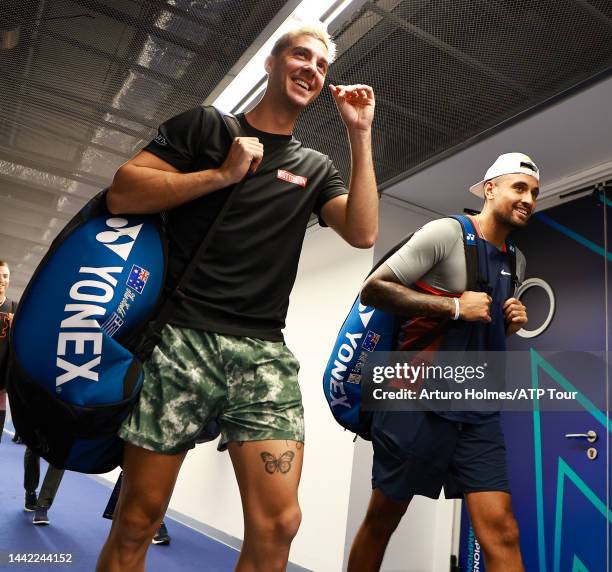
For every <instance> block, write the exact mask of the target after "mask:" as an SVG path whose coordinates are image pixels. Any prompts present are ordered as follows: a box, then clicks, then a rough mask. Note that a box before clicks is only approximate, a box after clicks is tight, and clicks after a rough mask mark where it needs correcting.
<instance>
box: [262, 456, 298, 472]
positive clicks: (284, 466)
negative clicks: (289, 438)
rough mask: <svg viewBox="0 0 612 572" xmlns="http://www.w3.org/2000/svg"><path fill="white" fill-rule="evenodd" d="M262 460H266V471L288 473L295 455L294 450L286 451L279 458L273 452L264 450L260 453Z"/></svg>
mask: <svg viewBox="0 0 612 572" xmlns="http://www.w3.org/2000/svg"><path fill="white" fill-rule="evenodd" d="M260 455H261V460H262V461H263V462H264V468H265V469H266V472H267V473H269V474H271V475H273V474H274V473H276V472H277V471H278V472H280V473H288V472H289V471H290V470H291V461H293V457H295V453H294V452H293V451H285V452H284V453H283V454H282V455H281V456H280V457H279V458H278V459H277V458H276V457H275V456H274V455H273V454H272V453H268V452H267V451H264V452H263V453H260Z"/></svg>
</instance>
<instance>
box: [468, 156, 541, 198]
mask: <svg viewBox="0 0 612 572" xmlns="http://www.w3.org/2000/svg"><path fill="white" fill-rule="evenodd" d="M511 173H523V174H525V175H531V176H532V177H535V178H536V180H537V181H539V180H540V170H539V169H538V167H537V165H536V164H535V163H534V162H533V160H532V159H531V157H529V156H528V155H525V154H524V153H504V154H503V155H500V156H499V157H498V158H497V159H495V163H493V164H492V165H491V166H490V167H489V168H488V169H487V172H486V173H485V176H484V179H483V180H482V181H480V182H479V183H476V184H475V185H472V186H471V187H470V193H474V194H475V195H477V196H479V197H481V198H484V184H485V182H486V181H490V180H491V179H494V178H495V177H501V176H502V175H510V174H511Z"/></svg>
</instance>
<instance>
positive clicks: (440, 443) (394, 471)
mask: <svg viewBox="0 0 612 572" xmlns="http://www.w3.org/2000/svg"><path fill="white" fill-rule="evenodd" d="M372 445H373V447H374V462H373V465H372V488H375V489H376V488H378V489H380V491H381V492H382V493H383V494H384V495H385V496H387V497H389V498H391V499H393V500H396V501H400V502H408V501H410V500H411V499H412V497H413V496H414V495H422V496H426V497H430V498H434V499H437V498H438V497H439V496H440V491H441V490H442V487H444V494H445V496H446V498H462V497H463V495H464V494H465V493H471V492H483V491H503V492H510V487H509V483H508V474H507V470H506V446H505V443H504V434H503V432H502V428H501V423H500V419H499V416H495V417H494V418H493V419H492V420H489V421H487V422H485V423H481V424H475V423H460V422H457V421H450V420H448V419H445V418H444V417H441V416H439V415H436V414H435V413H432V412H430V411H377V412H375V413H374V418H373V421H372Z"/></svg>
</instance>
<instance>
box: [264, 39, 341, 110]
mask: <svg viewBox="0 0 612 572" xmlns="http://www.w3.org/2000/svg"><path fill="white" fill-rule="evenodd" d="M328 67H329V63H328V51H327V48H326V47H325V44H324V43H323V42H322V41H321V40H318V39H317V38H314V37H313V36H309V35H306V34H302V35H300V36H296V37H295V38H293V39H292V41H291V43H290V44H289V45H288V46H287V47H286V48H284V49H283V50H282V51H281V52H280V53H279V54H277V55H271V56H269V57H268V59H267V60H266V71H267V72H268V89H267V91H268V92H270V94H271V95H273V96H274V98H275V99H277V101H278V103H279V104H282V103H285V104H287V105H289V106H291V107H294V108H297V109H299V110H301V109H303V108H304V107H306V106H307V105H308V104H309V103H310V102H311V101H313V100H314V99H315V98H316V97H317V96H318V95H319V93H321V89H323V84H324V83H325V76H326V74H327V68H328Z"/></svg>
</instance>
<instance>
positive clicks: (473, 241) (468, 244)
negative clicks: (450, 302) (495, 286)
mask: <svg viewBox="0 0 612 572" xmlns="http://www.w3.org/2000/svg"><path fill="white" fill-rule="evenodd" d="M450 218H454V219H455V220H457V221H459V223H460V224H461V230H462V232H463V245H464V247H465V266H466V270H467V288H466V289H467V290H469V291H472V292H480V291H482V290H483V287H485V286H486V284H487V283H488V280H487V279H486V277H484V276H482V274H480V267H479V264H478V241H477V237H478V234H477V233H476V229H475V228H474V225H473V224H472V221H471V219H470V218H469V217H467V216H465V215H452V216H451V217H450Z"/></svg>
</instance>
